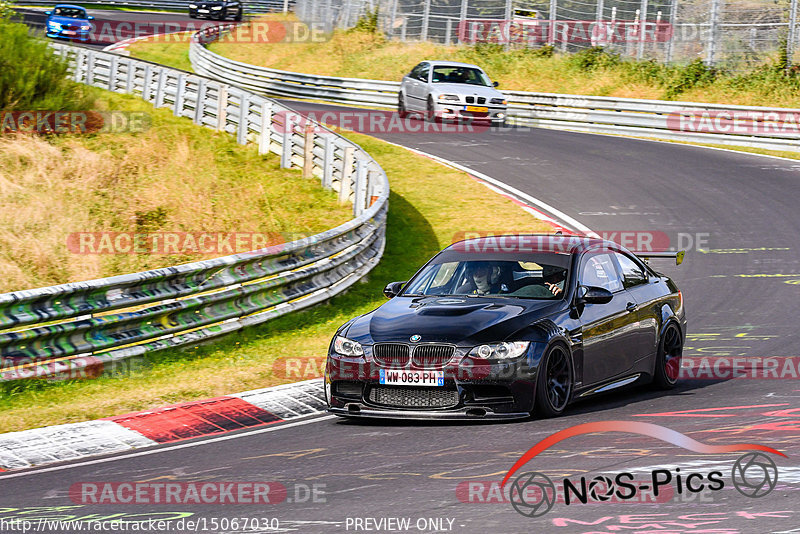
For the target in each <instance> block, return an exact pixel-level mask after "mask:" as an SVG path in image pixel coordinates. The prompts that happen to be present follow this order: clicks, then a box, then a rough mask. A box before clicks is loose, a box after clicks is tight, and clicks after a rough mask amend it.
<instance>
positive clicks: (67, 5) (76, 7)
mask: <svg viewBox="0 0 800 534" xmlns="http://www.w3.org/2000/svg"><path fill="white" fill-rule="evenodd" d="M57 7H69V8H73V9H82V10H84V11H86V8H85V7H83V6H76V5H75V4H56V5H55V6H54V7H53V9H55V8H57Z"/></svg>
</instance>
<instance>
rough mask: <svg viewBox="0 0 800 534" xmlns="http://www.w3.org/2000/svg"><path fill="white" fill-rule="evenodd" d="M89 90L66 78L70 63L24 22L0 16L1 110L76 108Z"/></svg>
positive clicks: (83, 103) (81, 105) (86, 98)
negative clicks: (29, 29) (32, 33)
mask: <svg viewBox="0 0 800 534" xmlns="http://www.w3.org/2000/svg"><path fill="white" fill-rule="evenodd" d="M89 94H90V93H89V91H88V90H87V89H86V88H85V87H83V86H81V85H79V84H77V83H75V82H73V81H71V80H69V79H68V78H67V65H66V63H65V62H64V61H62V60H61V58H59V57H58V56H56V55H55V54H54V53H53V51H52V50H51V49H50V48H49V47H48V43H47V42H46V41H44V40H42V39H39V38H36V37H32V36H30V35H29V33H28V27H27V26H25V25H24V24H18V23H13V22H9V21H8V18H7V17H3V18H0V109H2V110H4V111H22V110H64V111H70V110H77V109H85V108H86V107H87V106H88V104H89V103H90V98H89V96H88V95H89Z"/></svg>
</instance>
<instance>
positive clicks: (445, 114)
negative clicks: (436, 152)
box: [434, 101, 508, 123]
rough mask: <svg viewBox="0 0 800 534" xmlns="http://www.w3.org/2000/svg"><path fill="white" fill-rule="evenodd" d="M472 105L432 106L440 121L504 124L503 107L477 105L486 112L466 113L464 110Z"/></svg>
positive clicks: (505, 114)
mask: <svg viewBox="0 0 800 534" xmlns="http://www.w3.org/2000/svg"><path fill="white" fill-rule="evenodd" d="M469 106H472V104H463V103H456V102H452V103H450V102H447V101H439V102H436V103H435V104H434V110H435V112H436V116H437V117H439V118H441V119H442V120H470V121H491V122H494V123H500V122H504V121H505V120H506V117H507V115H508V114H507V110H506V107H505V106H492V105H488V106H487V105H477V107H480V108H486V109H487V111H486V112H475V111H468V110H467V109H466V108H467V107H469Z"/></svg>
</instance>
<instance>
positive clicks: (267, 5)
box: [17, 0, 294, 14]
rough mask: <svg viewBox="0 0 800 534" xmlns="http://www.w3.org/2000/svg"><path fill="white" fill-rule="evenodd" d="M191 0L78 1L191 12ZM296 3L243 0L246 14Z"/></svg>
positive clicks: (30, 1) (48, 1)
mask: <svg viewBox="0 0 800 534" xmlns="http://www.w3.org/2000/svg"><path fill="white" fill-rule="evenodd" d="M17 3H18V4H19V5H25V6H47V7H52V6H54V5H55V4H57V3H58V2H55V1H53V0H22V1H19V2H17ZM189 3H190V2H189V0H82V1H80V2H77V4H78V5H81V6H84V7H95V6H97V7H102V6H108V7H122V8H149V9H166V10H170V11H181V12H184V11H185V12H186V13H188V12H189ZM293 4H294V0H291V2H289V4H288V6H287V4H286V2H284V0H243V2H242V5H243V6H244V10H245V14H250V13H271V12H275V11H284V9H285V8H286V7H290V6H292V5H293Z"/></svg>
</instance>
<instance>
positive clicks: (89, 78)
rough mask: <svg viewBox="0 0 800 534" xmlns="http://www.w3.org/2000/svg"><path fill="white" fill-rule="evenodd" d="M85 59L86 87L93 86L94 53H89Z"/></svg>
mask: <svg viewBox="0 0 800 534" xmlns="http://www.w3.org/2000/svg"><path fill="white" fill-rule="evenodd" d="M88 55H89V57H88V58H86V81H85V82H84V83H85V84H86V85H94V52H91V51H90V52H89V54H88Z"/></svg>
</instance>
